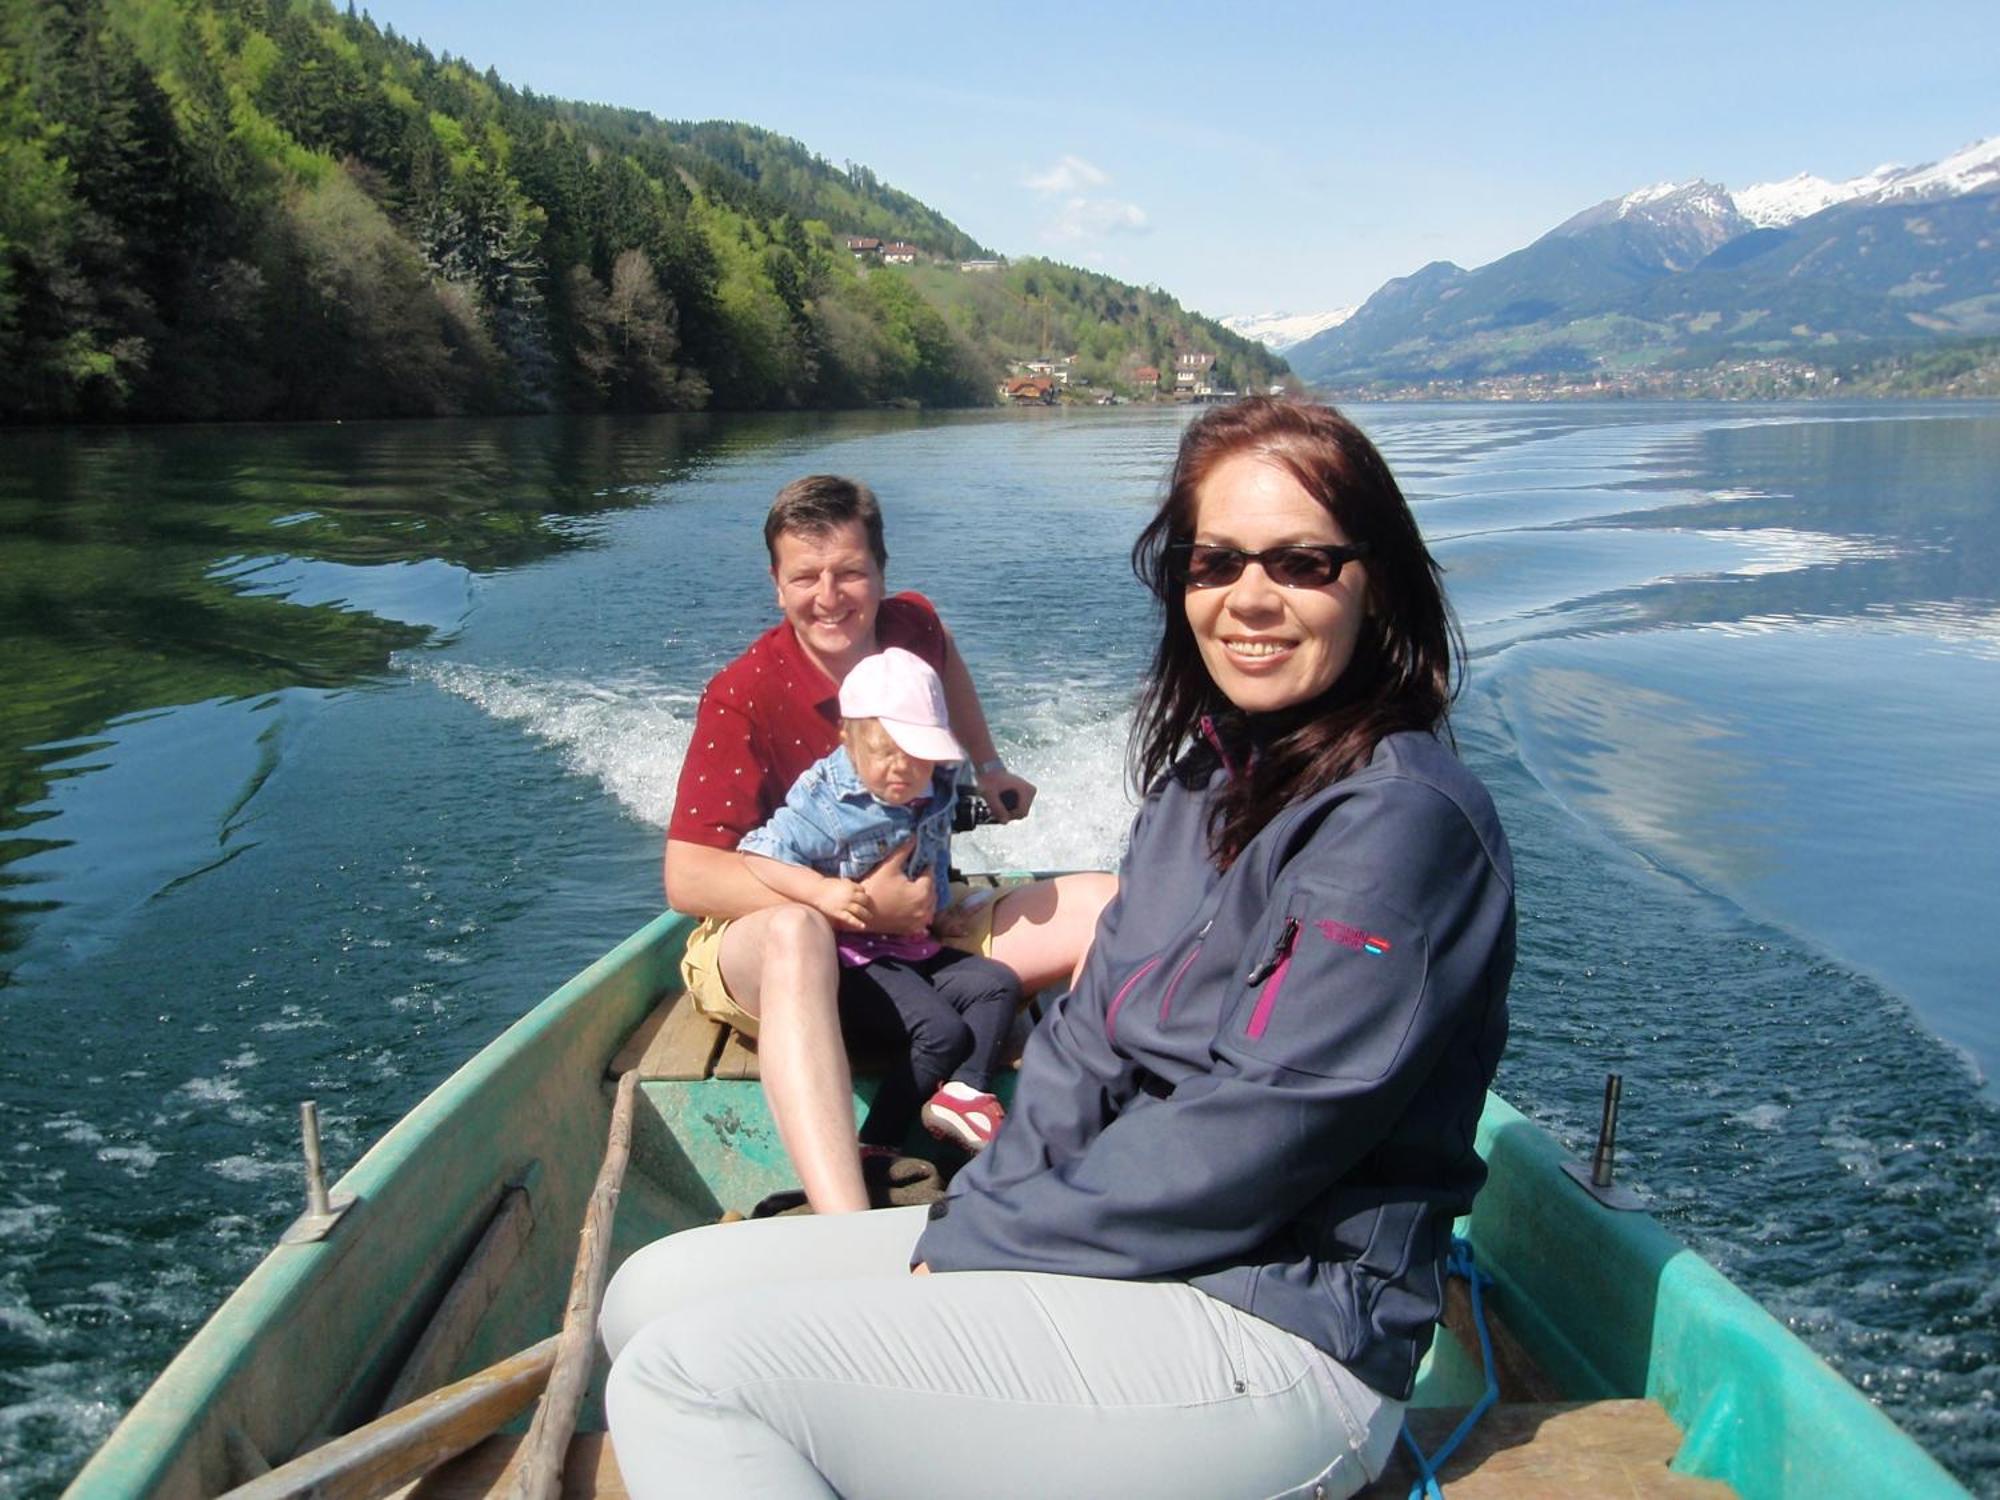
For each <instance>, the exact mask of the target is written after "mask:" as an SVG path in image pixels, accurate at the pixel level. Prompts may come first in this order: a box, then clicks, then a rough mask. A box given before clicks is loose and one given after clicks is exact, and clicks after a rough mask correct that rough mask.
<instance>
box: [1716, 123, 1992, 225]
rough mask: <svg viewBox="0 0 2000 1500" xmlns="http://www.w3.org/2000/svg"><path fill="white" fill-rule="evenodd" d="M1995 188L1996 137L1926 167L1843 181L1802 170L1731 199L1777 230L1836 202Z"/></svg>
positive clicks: (1889, 169)
mask: <svg viewBox="0 0 2000 1500" xmlns="http://www.w3.org/2000/svg"><path fill="white" fill-rule="evenodd" d="M1995 186H2000V135H1996V136H1990V137H1988V138H1987V139H1986V140H1983V141H1974V142H1973V143H1972V144H1971V145H1969V146H1967V147H1965V148H1964V149H1963V150H1961V151H1956V152H1954V153H1953V154H1952V155H1950V156H1947V157H1946V158H1945V159H1944V160H1943V161H1939V162H1933V163H1932V164H1931V165H1929V166H1924V167H1905V166H1901V165H1898V164H1896V163H1893V162H1892V163H1890V164H1888V165H1885V166H1880V167H1877V168H1876V169H1875V170H1874V171H1872V172H1866V173H1863V174H1862V175H1861V176H1859V177H1850V178H1848V179H1847V181H1845V182H1828V181H1827V180H1826V179H1825V178H1824V177H1814V176H1812V175H1811V174H1810V173H1806V172H1801V173H1799V175H1798V176H1796V177H1787V178H1786V179H1785V180H1784V181H1783V182H1760V183H1757V184H1755V185H1754V186H1751V187H1747V188H1739V189H1738V190H1737V191H1736V192H1735V193H1734V194H1732V195H1731V196H1733V197H1734V198H1735V200H1736V211H1737V212H1738V213H1740V214H1742V215H1743V217H1744V218H1746V219H1748V220H1749V221H1750V222H1751V223H1752V224H1754V225H1756V226H1757V227H1758V228H1759V229H1778V228H1782V227H1783V226H1785V225H1787V224H1792V223H1796V222H1797V221H1798V220H1800V219H1806V218H1810V217H1811V216H1812V215H1814V214H1816V213H1819V212H1820V211H1821V210H1822V209H1828V208H1831V207H1833V205H1834V204H1836V203H1897V202H1905V201H1909V202H1922V201H1926V200H1929V199H1934V198H1956V197H1959V196H1961V195H1962V194H1965V193H1976V192H1978V191H1980V190H1981V189H1983V188H1990V187H1995Z"/></svg>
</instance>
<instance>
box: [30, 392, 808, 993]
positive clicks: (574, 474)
mask: <svg viewBox="0 0 2000 1500" xmlns="http://www.w3.org/2000/svg"><path fill="white" fill-rule="evenodd" d="M810 421H811V419H786V418H776V419H757V418H751V419H737V420H730V419H723V418H714V417H706V416H698V415H697V416H681V417H667V418H659V419H654V420H640V421H633V420H612V419H582V420H571V419H555V418H551V419H548V420H530V421H508V422H453V423H406V424H397V423H357V424H347V425H340V424H335V425H329V426H310V427H280V428H259V429H242V428H236V429H225V428H200V429H147V430H137V429H133V430H107V431H87V432H70V433H19V434H10V435H9V437H8V440H7V446H6V449H5V452H4V460H0V984H5V983H6V982H8V979H9V977H10V976H11V974H12V972H13V964H12V961H11V960H10V959H8V958H6V955H10V954H12V953H14V952H16V951H17V950H18V949H19V948H20V947H21V945H22V943H23V941H24V940H25V937H26V930H27V923H28V922H29V921H30V920H31V919H33V918H35V917H36V914H38V913H46V912H47V911H48V910H49V909H50V908H51V906H52V904H54V903H56V902H58V901H60V900H69V899H73V898H74V899H79V900H81V901H82V903H83V906H84V907H85V908H87V909H88V910H91V911H97V910H98V909H99V903H98V901H97V900H96V898H95V897H91V896H87V895H85V894H84V893H83V890H82V886H81V885H80V884H79V881H80V872H79V867H78V866H77V864H76V862H75V857H74V856H73V855H72V854H67V853H64V852H62V851H63V850H65V849H69V848H71V847H73V846H75V845H76V844H77V837H76V830H77V829H78V828H80V827H82V826H85V825H86V824H89V825H92V826H94V827H96V828H98V829H99V830H100V831H103V830H106V829H108V827H109V826H110V825H109V823H107V822H104V821H103V820H102V819H100V818H95V815H92V814H88V813H86V812H85V811H84V810H83V809H84V805H85V803H87V802H91V801H92V800H93V799H92V797H90V796H87V795H86V794H85V793H84V791H83V790H82V789H81V782H82V781H87V780H89V779H92V778H99V779H102V778H104V777H105V776H106V774H107V773H106V770H105V769H104V768H105V767H107V766H111V765H113V764H115V763H117V762H119V761H121V760H129V759H133V758H135V757H139V756H141V755H142V754H143V755H145V756H147V757H150V756H151V755H152V753H153V752H152V751H151V749H150V748H148V749H145V750H142V749H141V748H140V742H141V741H144V740H147V739H149V738H150V737H151V736H153V735H156V734H158V733H159V732H160V731H159V729H158V728H157V727H155V728H153V729H147V730H141V729H139V728H137V727H136V726H135V725H134V724H132V723H130V722H128V718H129V716H131V715H134V714H141V713H145V712H148V711H153V710H159V709H163V708H169V707H174V706H177V705H179V706H186V708H185V712H184V714H183V715H182V716H181V717H182V718H184V719H185V720H186V721H187V723H186V725H185V726H183V727H182V728H181V730H179V731H177V732H184V733H187V734H191V735H199V734H200V733H203V732H206V731H198V730H196V729H195V728H194V727H193V726H195V725H196V724H203V725H207V724H211V723H212V721H213V720H214V717H215V715H217V714H218V713H222V712H224V710H223V709H222V708H221V707H220V705H226V704H230V703H240V702H242V701H243V700H252V699H259V698H261V697H263V696H265V695H269V694H272V693H282V692H285V691H287V690H290V689H300V688H304V689H312V690H319V691H323V690H327V689H334V688H339V687H343V686H347V685H351V684H354V683H357V682H365V681H368V680H370V679H371V678H373V677H375V676H377V675H379V674H381V673H382V672H383V671H384V670H385V669H386V668H387V667H388V664H389V661H390V658H391V656H392V654H393V653H394V652H396V651H398V650H401V649H404V648H407V647H410V646H413V645H416V644H418V643H420V642H423V641H425V640H427V639H431V638H433V637H434V636H435V635H436V634H437V633H440V632H445V633H448V632H450V631H452V630H454V629H455V628H456V627H457V626H458V625H459V623H460V622H461V621H462V619H463V618H464V615H465V612H466V610H467V609H468V608H469V607H470V603H471V598H472V581H473V580H474V579H475V578H476V577H477V576H478V575H479V574H482V573H487V572H491V571H493V570H496V569H500V568H507V567H514V566H519V565H522V564H525V563H530V562H534V561H536V560H538V559H542V558H546V557H549V556H551V555H554V554H556V553H559V552H562V551H564V550H566V549H572V548H575V547H579V546H588V545H591V544H592V542H593V540H594V534H593V530H592V525H591V521H592V518H593V517H595V516H598V515H601V514H603V513H605V512H607V511H611V510H614V509H618V508H623V507H629V506H633V505H641V504H648V503H651V502H653V501H654V500H656V499H658V498H659V497H660V495H661V494H662V492H663V491H664V490H665V489H666V488H667V487H669V486H671V485H673V484H675V483H677V482H680V481H682V480H684V479H686V478H688V477H689V476H691V475H693V474H695V473H697V472H699V471H700V469H701V468H702V467H703V466H704V465H705V464H708V463H710V462H712V461H713V459H714V457H715V456H716V455H717V454H719V453H726V452H731V451H740V450H741V449H743V448H745V447H753V446H756V445H758V444H760V443H768V442H770V441H772V440H773V439H775V438H778V437H782V436H784V435H786V434H787V433H789V432H791V431H795V430H798V429H799V428H800V427H801V426H802V425H810ZM114 726H116V727H115V728H114ZM93 737H95V738H97V739H98V740H99V741H100V743H99V745H98V746H97V748H96V749H95V750H94V751H93V752H92V755H91V756H89V757H85V758H84V759H83V760H81V761H79V760H78V759H77V750H78V746H79V744H80V743H81V742H83V741H85V740H88V739H91V738H93ZM251 743H253V744H254V743H255V736H252V737H251ZM241 748H242V747H240V746H239V747H238V749H239V750H240V749H241ZM245 753H247V752H245ZM241 759H242V757H241V755H238V754H234V753H223V752H218V753H217V754H216V755H215V756H213V757H211V758H210V760H209V762H208V767H207V768H208V769H211V770H212V769H214V768H215V767H220V766H234V765H238V762H239V761H241ZM239 770H240V767H239ZM168 772H169V765H168V764H167V763H160V764H157V765H155V766H154V768H153V770H152V771H151V772H150V773H149V774H150V775H151V777H152V778H153V781H154V783H155V785H156V786H158V785H172V784H175V783H174V782H172V781H167V782H161V781H159V779H158V778H159V777H160V776H161V775H164V774H168ZM172 774H174V775H176V776H177V775H178V774H179V772H178V771H177V770H175V771H173V773H172ZM244 774H245V775H246V776H247V773H244ZM254 791H255V785H254V781H253V780H242V781H240V782H239V784H238V787H237V792H238V794H239V795H240V796H242V797H247V796H249V795H254ZM97 795H98V796H100V797H101V799H102V805H103V807H104V808H106V809H109V808H113V807H122V806H124V805H125V804H126V802H127V801H128V799H127V798H126V797H124V796H123V795H121V794H120V793H119V791H118V781H117V780H116V779H113V780H109V781H106V783H105V786H104V789H103V791H102V792H101V793H100V794H97ZM209 800H210V799H207V798H205V797H200V796H197V797H195V798H193V799H192V804H191V805H206V803H207V802H208V801H209ZM224 800H228V799H224ZM148 812H150V810H148ZM52 820H53V821H52ZM218 831H219V830H218V829H217V828H215V827H209V828H207V829H205V831H204V833H203V834H202V836H201V837H199V838H193V839H186V840H183V841H182V847H183V848H184V850H186V851H188V855H187V857H188V858H194V855H193V852H192V851H194V850H195V849H197V848H201V847H211V848H212V847H213V846H214V843H215V838H216V836H217V833H218ZM92 847H93V848H95V847H97V846H96V841H95V840H93V841H92ZM123 847H124V846H123V845H122V844H118V843H114V844H113V846H112V848H111V849H110V850H103V851H100V852H101V854H102V855H103V856H105V857H112V856H116V855H117V854H118V851H119V850H120V849H121V848H123ZM129 852H130V851H129V850H128V851H127V853H129ZM120 862H121V863H122V864H126V865H127V867H128V868H127V877H128V878H129V880H130V881H132V882H136V884H134V885H133V889H135V890H136V889H138V888H139V887H140V886H143V885H144V883H145V879H146V878H149V877H147V876H144V875H142V874H141V872H142V871H150V872H151V873H152V875H166V874H168V873H169V872H167V871H166V870H165V869H164V868H156V862H154V861H151V860H148V859H145V858H134V859H130V860H126V859H124V858H122V857H121V858H120ZM182 863H183V864H185V863H186V859H184V860H183V861H182ZM199 867H200V862H199V860H198V859H197V860H196V862H195V864H194V865H193V866H192V868H199ZM179 873H182V874H185V873H187V871H186V870H182V871H180V872H179Z"/></svg>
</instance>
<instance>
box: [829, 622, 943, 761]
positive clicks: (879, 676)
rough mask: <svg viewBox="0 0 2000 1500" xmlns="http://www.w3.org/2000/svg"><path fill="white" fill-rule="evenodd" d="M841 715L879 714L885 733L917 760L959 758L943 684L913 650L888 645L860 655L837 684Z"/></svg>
mask: <svg viewBox="0 0 2000 1500" xmlns="http://www.w3.org/2000/svg"><path fill="white" fill-rule="evenodd" d="M840 716H841V717H842V718H844V719H880V720H881V721H882V727H883V728H884V729H886V730H888V731H889V738H890V739H892V740H894V741H895V742H896V743H897V744H898V745H899V746H901V747H902V749H903V751H904V752H905V753H906V754H909V755H914V756H916V757H917V758H918V759H919V760H939V761H943V760H964V759H965V758H966V755H965V746H963V745H961V744H959V742H958V739H957V737H956V736H955V735H953V734H952V732H951V715H950V714H948V713H947V712H946V711H945V706H944V684H943V683H942V682H941V681H939V680H938V674H937V673H936V672H934V671H932V670H931V664H930V663H929V662H927V661H925V660H924V659H923V658H922V657H921V656H918V655H917V654H916V653H915V652H911V651H905V650H904V649H903V648H902V647H901V646H891V647H889V649H888V650H886V651H878V652H876V653H875V654H874V655H873V656H864V657H862V658H861V660H860V661H858V662H856V663H855V664H854V666H853V667H852V668H851V669H850V670H849V671H848V674H847V676H846V678H845V679H843V680H842V682H841V684H840Z"/></svg>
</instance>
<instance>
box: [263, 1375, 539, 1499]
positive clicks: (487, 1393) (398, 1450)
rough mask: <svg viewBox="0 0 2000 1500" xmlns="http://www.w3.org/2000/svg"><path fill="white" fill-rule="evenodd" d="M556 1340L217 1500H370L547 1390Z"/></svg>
mask: <svg viewBox="0 0 2000 1500" xmlns="http://www.w3.org/2000/svg"><path fill="white" fill-rule="evenodd" d="M559 1343H560V1337H557V1338H546V1339H543V1340H542V1341H541V1342H540V1343H539V1344H536V1345H535V1346H534V1347H533V1348H530V1349H523V1350H522V1351H521V1352H520V1353H519V1354H516V1355H514V1356H512V1357H511V1358H509V1359H503V1360H501V1361H500V1363H499V1364H497V1365H490V1366H488V1367H487V1368H486V1369H484V1370H481V1371H480V1372H479V1373H478V1374H476V1375H468V1376H466V1377H465V1379H463V1380H460V1381H457V1382H456V1383H454V1384H452V1385H448V1386H446V1387H444V1389H442V1390H437V1391H432V1392H431V1393H430V1394H429V1395H428V1396H424V1397H422V1398H420V1399H419V1400H416V1401H412V1402H411V1403H410V1404H409V1405H408V1406H405V1407H403V1408H402V1409H400V1410H398V1411H393V1412H390V1413H389V1414H388V1415H387V1416H384V1417H377V1418H376V1419H375V1420H374V1421H372V1422H370V1423H369V1424H368V1425H367V1426H366V1427H357V1428H355V1429H354V1431H352V1432H350V1433H346V1434H344V1435H342V1436H340V1437H337V1438H335V1439H333V1441H331V1442H328V1443H322V1444H321V1445H320V1446H319V1447H317V1448H315V1449H313V1450H312V1451H311V1452H309V1453H302V1454H300V1455H299V1456H298V1457H297V1458H295V1459H293V1460H292V1461H291V1462H290V1463H287V1464H280V1465H279V1466H278V1467H277V1468H275V1469H273V1470H271V1472H270V1473H268V1474H261V1475H259V1476H258V1477H257V1478H255V1479H253V1480H251V1481H250V1482H249V1483H248V1484H246V1485H243V1486H241V1487H239V1488H237V1489H233V1490H230V1491H229V1492H228V1494H227V1495H226V1496H225V1497H224V1500H294V1497H299V1496H306V1495H310V1496H313V1497H315V1500H373V1497H374V1496H377V1495H386V1494H388V1493H389V1492H390V1491H391V1490H393V1489H395V1488H396V1487H397V1486H399V1485H402V1484H407V1483H408V1482H409V1481H410V1480H413V1479H417V1478H420V1477H421V1476H423V1475H425V1474H428V1473H429V1472H430V1471H431V1470H432V1469H434V1468H436V1467H437V1466H438V1465H439V1464H441V1463H444V1462H445V1461H446V1460H448V1459H452V1458H456V1457H457V1456H458V1455H459V1454H461V1453H463V1452H465V1451H466V1449H468V1448H470V1447H472V1446H473V1445H474V1444H475V1443H478V1442H480V1441H481V1440H483V1439H484V1438H487V1437H489V1436H491V1435H492V1434H493V1433H495V1432H497V1431H499V1430H500V1428H501V1427H503V1426H505V1425H506V1424H507V1423H508V1422H509V1421H511V1420H512V1419H513V1418H514V1417H515V1416H516V1415H517V1414H519V1413H520V1412H522V1411H525V1410H526V1409H527V1407H528V1405H529V1404H530V1403H531V1402H532V1401H533V1400H534V1399H535V1397H536V1396H537V1395H538V1394H540V1392H541V1390H542V1387H543V1386H545V1385H547V1384H548V1382H549V1378H550V1372H551V1371H552V1370H553V1369H554V1368H555V1365H556V1358H557V1346H558V1344H559Z"/></svg>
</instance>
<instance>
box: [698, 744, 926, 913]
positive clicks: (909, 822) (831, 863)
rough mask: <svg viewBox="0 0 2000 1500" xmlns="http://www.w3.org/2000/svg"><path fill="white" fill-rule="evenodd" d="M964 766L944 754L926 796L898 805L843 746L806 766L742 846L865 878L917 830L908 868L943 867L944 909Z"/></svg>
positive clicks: (915, 870)
mask: <svg viewBox="0 0 2000 1500" xmlns="http://www.w3.org/2000/svg"><path fill="white" fill-rule="evenodd" d="M958 774H959V768H958V765H957V763H956V762H951V761H948V762H945V763H944V764H941V765H940V766H939V767H938V768H937V769H936V770H935V771H934V772H932V773H931V789H930V792H929V794H928V795H927V796H924V797H920V798H918V799H917V800H916V801H915V802H912V803H910V804H909V805H908V806H906V807H891V806H890V805H889V804H888V803H886V802H878V801H877V800H876V799H875V796H874V794H873V793H871V792H870V791H869V790H868V788H867V787H866V786H864V785H862V782H861V777H860V776H859V775H858V774H857V773H856V772H855V769H854V762H853V761H851V760H849V759H848V758H847V751H846V749H845V748H843V747H840V746H836V747H835V748H834V751H833V753H832V754H831V755H827V756H823V757H822V758H821V759H819V760H816V761H814V762H813V763H812V764H811V765H810V766H807V767H806V769H805V770H804V771H802V772H801V773H800V774H799V779H798V780H797V781H795V782H793V783H792V789H791V790H790V791H789V792H787V793H786V794H785V802H784V806H782V807H780V808H779V809H778V810H777V811H776V812H775V813H773V814H771V819H770V821H769V822H768V823H765V824H764V825H763V826H762V827H761V828H753V829H751V830H750V832H748V833H746V834H744V835H743V842H742V843H740V844H738V845H737V846H736V847H737V850H738V852H739V853H743V854H761V855H763V856H764V857H765V858H767V859H776V860H782V861H784V862H785V863H786V864H788V865H804V866H805V867H806V868H807V869H809V870H817V871H818V872H819V873H820V874H822V875H839V876H842V877H844V878H845V879H848V880H859V879H861V878H862V877H863V876H865V875H866V874H867V873H868V872H869V871H870V870H872V869H874V868H875V867H876V866H877V865H879V864H881V863H882V861H883V860H884V859H886V858H888V857H889V855H890V854H891V853H892V852H894V850H895V848H896V846H897V845H898V844H901V843H904V842H906V841H907V840H908V839H909V838H910V836H911V835H912V834H914V835H915V836H916V840H917V847H916V848H915V849H913V850H912V851H911V852H910V861H909V863H908V864H907V865H906V866H904V869H905V870H906V871H907V873H908V874H909V875H910V876H911V877H912V878H914V877H916V876H919V875H922V874H923V873H924V872H925V871H927V870H934V871H936V872H937V900H938V909H939V910H943V908H944V904H945V902H946V901H947V900H948V899H949V898H950V894H951V893H950V891H949V889H948V888H947V879H948V873H949V871H950V869H951V810H952V804H953V802H954V801H955V800H956V798H957V789H958Z"/></svg>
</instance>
